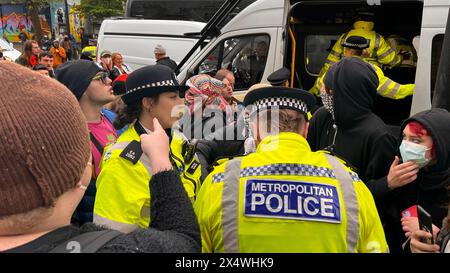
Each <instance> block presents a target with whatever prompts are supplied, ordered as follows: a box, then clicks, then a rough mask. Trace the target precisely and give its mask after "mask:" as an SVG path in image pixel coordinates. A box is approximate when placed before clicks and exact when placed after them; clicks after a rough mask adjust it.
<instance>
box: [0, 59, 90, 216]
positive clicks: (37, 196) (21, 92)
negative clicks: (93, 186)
mask: <svg viewBox="0 0 450 273" xmlns="http://www.w3.org/2000/svg"><path fill="white" fill-rule="evenodd" d="M0 90H1V92H2V95H1V96H0V150H1V153H0V218H1V217H6V216H11V215H15V214H20V213H26V212H29V211H31V210H34V209H36V208H40V207H49V206H52V205H54V202H55V199H57V198H58V197H59V196H61V195H62V194H63V193H65V192H66V191H68V190H70V189H73V188H74V187H75V186H76V184H77V183H78V182H79V181H80V178H81V175H82V173H83V172H84V169H85V168H86V165H87V162H88V159H89V154H90V142H89V136H88V130H87V125H86V119H85V117H84V115H83V113H82V112H81V109H80V107H79V104H78V102H77V100H76V99H75V97H74V96H73V95H72V94H71V93H70V91H69V90H67V88H66V87H64V86H63V85H62V84H60V83H58V82H57V81H55V80H53V79H51V78H48V77H45V76H42V75H39V74H37V73H35V72H33V71H32V70H31V69H27V68H24V67H22V66H20V65H17V64H15V63H11V62H0Z"/></svg>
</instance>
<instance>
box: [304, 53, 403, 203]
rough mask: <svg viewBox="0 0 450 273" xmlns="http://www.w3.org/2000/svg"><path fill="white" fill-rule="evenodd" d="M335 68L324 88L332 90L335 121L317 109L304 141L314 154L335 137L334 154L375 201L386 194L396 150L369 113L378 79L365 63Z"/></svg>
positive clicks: (353, 62)
mask: <svg viewBox="0 0 450 273" xmlns="http://www.w3.org/2000/svg"><path fill="white" fill-rule="evenodd" d="M335 66H336V67H335V68H334V69H332V70H331V71H332V72H331V73H333V75H332V77H331V80H329V82H330V83H329V84H328V85H331V86H327V88H329V89H331V90H333V100H334V107H333V108H334V117H335V120H333V117H332V115H331V114H330V113H329V112H328V111H327V110H326V109H325V108H321V109H319V110H318V111H317V112H316V113H315V114H314V116H313V117H312V119H311V123H310V127H309V132H308V137H307V139H308V142H309V144H310V146H311V149H312V150H313V151H318V150H322V149H325V148H327V147H329V146H331V145H332V144H333V139H334V137H335V141H334V145H333V146H334V153H335V154H336V155H337V156H338V157H340V158H342V159H343V160H345V161H346V162H347V163H349V165H352V166H353V167H355V168H356V169H355V171H356V172H357V173H358V175H359V177H360V178H361V180H362V181H364V182H365V183H366V185H367V187H368V188H369V189H370V191H371V192H372V194H373V195H374V197H375V201H378V200H377V199H378V198H377V197H381V196H382V195H383V193H385V192H387V191H388V187H387V180H386V178H385V177H386V175H387V174H388V172H389V168H390V166H391V164H392V161H393V160H394V157H395V151H396V149H397V141H396V138H395V137H394V136H393V135H391V134H390V133H389V131H388V128H387V126H386V124H385V123H384V122H383V121H382V120H381V119H380V118H379V117H378V116H376V115H375V114H374V113H373V112H372V108H373V104H374V101H375V98H376V95H377V86H378V77H377V75H376V73H375V71H374V70H373V68H372V67H371V66H370V65H369V64H368V63H366V62H364V61H363V60H361V59H359V58H356V57H351V58H344V59H342V60H341V61H340V62H339V63H337V64H336V65H335ZM336 130H337V133H336ZM335 134H336V136H335ZM377 203H378V202H377Z"/></svg>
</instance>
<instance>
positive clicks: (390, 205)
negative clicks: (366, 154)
mask: <svg viewBox="0 0 450 273" xmlns="http://www.w3.org/2000/svg"><path fill="white" fill-rule="evenodd" d="M413 121H416V122H418V123H420V124H422V125H423V126H424V127H425V128H426V129H427V131H428V133H429V134H430V136H431V137H432V139H433V147H434V149H435V155H436V158H437V161H436V162H431V163H430V164H429V165H428V166H425V167H424V168H422V169H420V170H419V173H418V175H417V179H416V180H415V181H414V182H412V183H410V184H408V185H406V186H403V187H401V188H398V189H395V190H393V191H392V194H391V195H389V196H388V198H386V199H385V200H384V202H383V207H382V208H381V210H380V213H381V214H382V216H383V218H384V219H383V222H384V226H385V233H386V239H387V241H388V244H389V248H390V251H391V252H397V251H401V249H400V247H401V244H402V243H403V242H404V241H405V235H404V232H403V230H402V226H401V213H402V211H404V210H406V209H408V208H409V207H411V206H414V205H420V206H421V207H423V208H424V209H425V210H426V211H427V212H428V213H430V214H431V216H432V219H433V224H434V225H436V226H437V227H441V225H442V220H443V219H444V218H445V217H446V216H447V208H448V207H447V205H448V202H449V201H450V200H449V193H448V191H447V187H448V186H449V185H450V113H449V112H448V111H447V110H444V109H432V110H427V111H423V112H420V113H418V114H416V115H414V116H412V117H411V118H409V119H408V120H406V121H405V122H404V123H403V124H402V127H401V129H402V130H401V131H402V132H403V129H404V128H405V127H406V125H407V124H408V123H410V122H413ZM400 139H402V136H400Z"/></svg>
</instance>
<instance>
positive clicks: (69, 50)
mask: <svg viewBox="0 0 450 273" xmlns="http://www.w3.org/2000/svg"><path fill="white" fill-rule="evenodd" d="M60 43H61V47H62V48H64V51H65V52H66V56H67V60H68V61H71V60H72V55H73V53H72V52H73V50H72V45H71V43H70V39H69V36H68V35H67V34H66V35H64V38H63V40H62V41H61V42H60Z"/></svg>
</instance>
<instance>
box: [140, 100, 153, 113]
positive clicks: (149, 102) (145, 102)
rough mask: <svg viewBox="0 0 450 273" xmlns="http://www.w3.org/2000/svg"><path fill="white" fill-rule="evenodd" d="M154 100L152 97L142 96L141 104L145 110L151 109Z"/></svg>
mask: <svg viewBox="0 0 450 273" xmlns="http://www.w3.org/2000/svg"><path fill="white" fill-rule="evenodd" d="M154 104H155V101H154V100H153V99H152V98H143V99H142V106H143V108H144V109H145V110H146V111H149V112H150V111H151V109H152V108H153V107H154Z"/></svg>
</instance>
